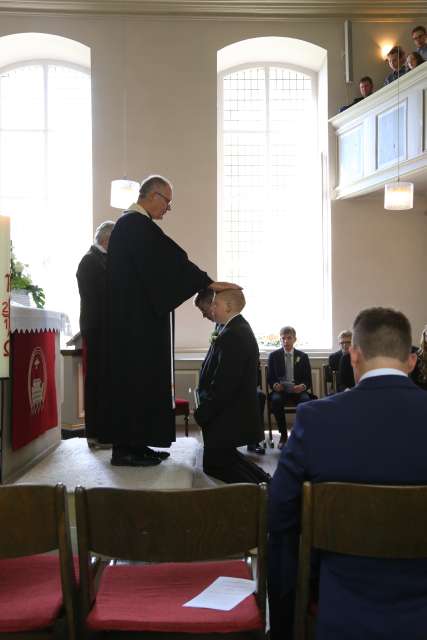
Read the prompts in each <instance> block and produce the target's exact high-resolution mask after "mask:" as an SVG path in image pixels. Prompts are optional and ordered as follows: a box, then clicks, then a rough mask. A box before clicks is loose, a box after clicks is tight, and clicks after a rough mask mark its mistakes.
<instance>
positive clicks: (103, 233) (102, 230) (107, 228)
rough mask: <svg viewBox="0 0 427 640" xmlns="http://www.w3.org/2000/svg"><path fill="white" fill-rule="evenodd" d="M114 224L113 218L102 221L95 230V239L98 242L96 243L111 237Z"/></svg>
mask: <svg viewBox="0 0 427 640" xmlns="http://www.w3.org/2000/svg"><path fill="white" fill-rule="evenodd" d="M114 225H115V222H113V221H112V220H105V222H101V224H100V225H99V227H97V229H96V231H95V235H94V236H93V241H94V242H96V244H101V242H103V241H104V240H105V239H106V238H109V237H110V235H111V232H112V230H113V228H114Z"/></svg>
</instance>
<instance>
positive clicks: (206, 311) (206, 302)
mask: <svg viewBox="0 0 427 640" xmlns="http://www.w3.org/2000/svg"><path fill="white" fill-rule="evenodd" d="M213 298H214V292H213V291H212V289H203V290H202V291H199V293H198V294H197V295H196V297H195V298H194V306H196V307H197V308H198V309H199V311H200V313H201V314H202V316H203V317H204V318H207V319H208V320H210V321H211V322H215V318H214V315H213V308H212V302H213ZM220 329H221V325H218V324H215V329H214V332H213V334H212V336H211V339H212V337H215V336H216V335H217V334H218V331H219V330H220ZM257 397H258V404H259V412H260V416H261V423H262V425H264V407H265V400H266V398H265V393H264V392H263V391H262V389H261V369H260V366H259V362H258V386H257ZM247 449H248V451H250V452H251V453H257V454H258V455H265V448H264V446H263V445H262V444H261V443H258V442H255V443H251V444H248V447H247Z"/></svg>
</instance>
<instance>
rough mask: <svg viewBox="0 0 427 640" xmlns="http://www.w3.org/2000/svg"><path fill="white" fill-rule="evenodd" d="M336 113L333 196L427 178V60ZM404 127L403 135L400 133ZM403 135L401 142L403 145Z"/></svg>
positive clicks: (339, 196)
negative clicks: (398, 167) (390, 183)
mask: <svg viewBox="0 0 427 640" xmlns="http://www.w3.org/2000/svg"><path fill="white" fill-rule="evenodd" d="M397 94H398V87H397V80H396V81H394V82H392V83H391V84H389V85H387V86H386V87H383V88H382V89H380V90H379V91H376V92H375V93H373V94H372V95H371V96H369V97H368V98H365V99H364V100H362V101H361V102H359V103H357V104H355V105H353V106H352V107H350V108H349V109H347V110H346V111H344V112H343V113H339V114H337V115H336V116H333V117H332V118H330V120H329V122H330V124H331V127H332V128H333V129H334V133H335V148H333V149H332V150H331V151H332V153H331V159H332V162H334V155H335V159H336V160H335V162H336V171H335V177H336V179H335V184H334V185H333V187H334V188H333V190H332V198H333V199H341V198H351V197H355V196H358V195H362V194H365V193H369V192H372V191H377V190H378V189H380V188H382V187H383V186H384V184H385V183H386V182H390V181H393V180H394V179H395V178H396V175H397V155H398V148H399V164H400V176H401V178H402V180H416V181H417V180H419V179H420V177H421V178H425V177H427V63H425V64H422V65H420V66H419V67H416V68H415V69H413V70H412V71H410V72H409V73H407V74H405V75H404V76H402V77H401V78H400V80H399V110H398V106H397V105H398V95H397ZM398 131H399V134H398ZM398 135H399V144H398Z"/></svg>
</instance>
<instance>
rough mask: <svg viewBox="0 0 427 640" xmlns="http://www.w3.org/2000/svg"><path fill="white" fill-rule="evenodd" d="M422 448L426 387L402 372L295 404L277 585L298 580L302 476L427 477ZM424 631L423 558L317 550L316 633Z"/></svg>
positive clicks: (273, 531)
mask: <svg viewBox="0 0 427 640" xmlns="http://www.w3.org/2000/svg"><path fill="white" fill-rule="evenodd" d="M426 452H427V393H426V392H425V391H422V390H420V389H418V388H417V387H416V385H415V384H414V383H413V382H412V381H411V380H410V379H409V378H407V377H406V376H405V377H403V376H393V375H388V376H387V375H386V376H378V377H374V378H368V379H365V380H364V381H362V382H361V383H360V384H358V385H357V386H356V387H354V388H353V389H352V390H350V391H348V392H346V393H342V394H337V395H334V396H328V397H327V398H323V399H321V400H317V401H314V402H307V403H304V404H301V405H299V406H298V408H297V415H296V421H295V425H294V428H293V431H292V433H291V436H290V439H289V441H288V444H287V446H286V447H285V448H284V449H283V451H282V454H281V458H280V461H279V465H278V468H277V470H276V473H275V475H274V477H273V481H272V483H271V485H270V502H269V530H270V556H269V558H270V591H271V593H272V594H273V595H274V594H275V595H276V596H277V595H278V594H280V595H281V596H283V595H285V594H287V593H290V592H291V591H292V589H294V588H295V581H296V572H297V555H296V554H297V551H298V536H299V531H300V514H301V489H302V484H303V482H304V481H305V480H310V481H312V482H327V481H337V482H340V481H341V482H363V483H372V484H407V485H411V484H427V455H426ZM360 526H361V527H364V526H365V523H363V522H361V523H360ZM366 535H369V529H367V530H366ZM426 637H427V560H422V561H414V560H380V559H368V558H354V557H350V556H343V555H337V554H330V553H328V554H326V553H323V554H321V560H320V600H319V615H318V629H317V635H316V638H318V639H319V638H320V639H322V640H326V638H327V639H328V640H335V639H337V640H338V638H340V639H341V638H346V640H353V639H354V640H360V639H361V638H363V640H371V639H372V640H373V639H374V638H375V639H379V638H384V639H387V640H403V639H406V638H407V639H408V640H409V639H411V640H418V639H421V638H423V639H424V638H426Z"/></svg>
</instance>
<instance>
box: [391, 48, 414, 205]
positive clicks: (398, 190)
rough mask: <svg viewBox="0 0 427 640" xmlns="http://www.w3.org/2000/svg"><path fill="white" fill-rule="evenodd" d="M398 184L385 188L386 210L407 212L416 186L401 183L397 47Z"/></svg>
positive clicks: (412, 201)
mask: <svg viewBox="0 0 427 640" xmlns="http://www.w3.org/2000/svg"><path fill="white" fill-rule="evenodd" d="M397 57H398V65H399V66H398V69H397V182H389V183H387V184H386V185H385V186H384V209H387V210H388V211H407V210H408V209H412V208H413V206H414V185H413V183H412V182H400V171H399V170H400V164H399V163H400V93H399V89H400V84H399V80H400V47H399V46H398V47H397Z"/></svg>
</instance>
